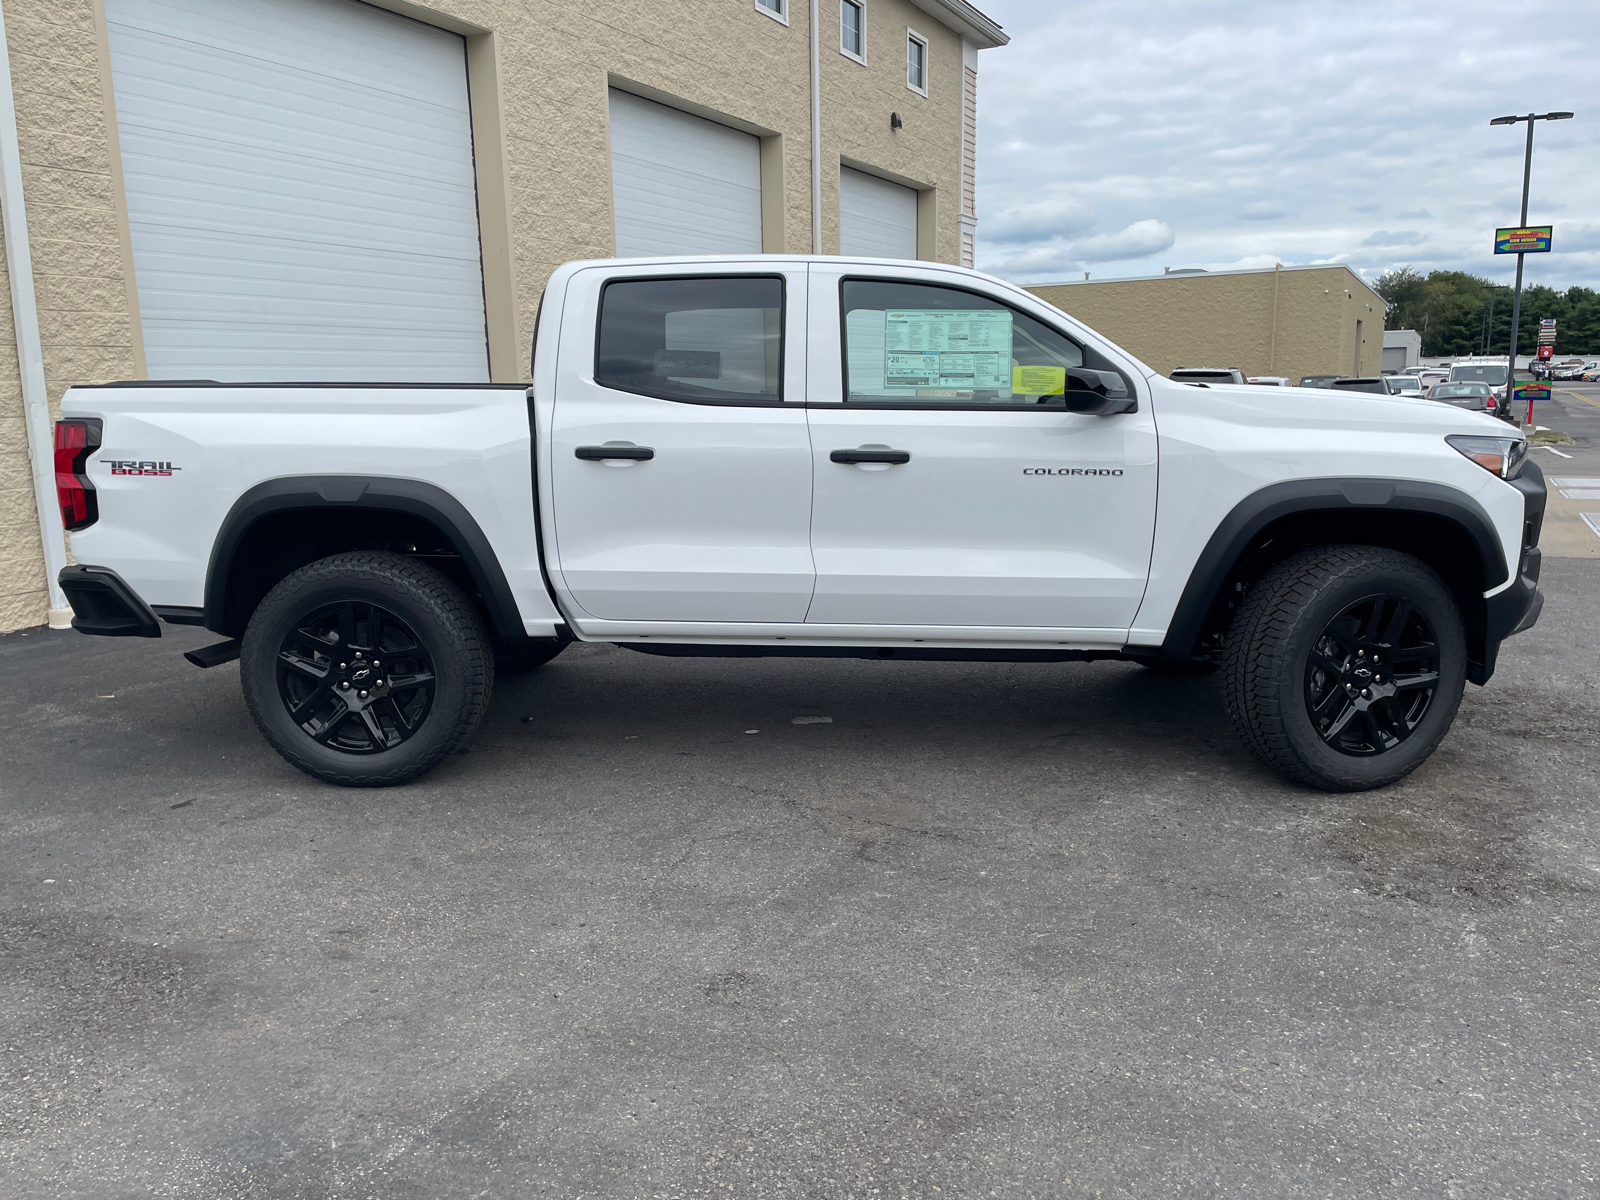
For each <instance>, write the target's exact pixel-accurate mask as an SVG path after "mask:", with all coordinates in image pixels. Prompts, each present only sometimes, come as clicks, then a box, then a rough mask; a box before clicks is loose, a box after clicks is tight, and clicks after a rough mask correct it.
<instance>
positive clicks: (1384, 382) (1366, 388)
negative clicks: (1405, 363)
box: [1328, 375, 1420, 396]
mask: <svg viewBox="0 0 1600 1200" xmlns="http://www.w3.org/2000/svg"><path fill="white" fill-rule="evenodd" d="M1391 378H1392V376H1389V375H1346V376H1342V377H1341V378H1339V379H1335V380H1334V381H1333V382H1332V383H1330V384H1329V385H1328V386H1329V387H1330V388H1332V389H1333V390H1334V391H1336V392H1376V393H1378V395H1380V396H1393V395H1395V394H1397V389H1395V388H1392V387H1390V386H1389V380H1390V379H1391ZM1413 394H1414V395H1418V394H1420V393H1413Z"/></svg>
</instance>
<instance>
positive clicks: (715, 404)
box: [589, 271, 789, 408]
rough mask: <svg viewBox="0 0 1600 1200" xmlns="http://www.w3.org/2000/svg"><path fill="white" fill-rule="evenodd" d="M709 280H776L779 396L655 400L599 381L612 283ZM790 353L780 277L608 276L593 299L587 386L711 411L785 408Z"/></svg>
mask: <svg viewBox="0 0 1600 1200" xmlns="http://www.w3.org/2000/svg"><path fill="white" fill-rule="evenodd" d="M712 279H775V280H777V281H778V296H779V299H778V395H777V398H776V399H774V400H716V399H713V398H711V397H709V396H703V397H700V396H694V397H691V396H658V395H656V393H654V392H646V391H641V390H640V389H638V388H629V387H616V386H614V385H612V384H609V383H604V382H602V381H601V379H600V330H601V328H602V325H603V322H604V321H605V316H606V289H607V288H609V287H610V286H611V285H612V284H614V283H679V282H685V281H688V280H694V281H696V282H704V281H707V280H712ZM788 349H789V280H788V277H787V276H785V275H782V274H774V273H772V272H769V271H753V272H749V273H745V272H736V273H730V274H713V275H681V274H672V273H669V274H664V275H611V276H608V277H607V278H605V279H602V280H601V281H600V287H599V290H598V292H597V293H596V295H595V308H594V354H593V355H592V356H591V357H590V359H589V382H591V383H593V384H594V385H595V387H597V388H603V389H605V390H606V391H608V392H622V393H624V394H626V395H629V396H643V397H645V399H647V400H660V401H661V402H662V403H663V404H700V405H706V406H709V407H711V408H784V407H789V405H787V404H786V402H785V400H784V393H785V391H786V389H787V385H788V380H787V375H788V372H787V371H786V370H785V369H784V368H785V364H786V363H787V361H788V359H787V357H786V355H787V354H788Z"/></svg>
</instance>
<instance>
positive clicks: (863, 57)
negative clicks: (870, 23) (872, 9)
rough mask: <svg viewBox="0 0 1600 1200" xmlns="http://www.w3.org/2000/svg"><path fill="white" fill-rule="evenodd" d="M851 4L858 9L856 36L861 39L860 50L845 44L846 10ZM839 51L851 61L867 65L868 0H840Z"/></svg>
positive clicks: (851, 6)
mask: <svg viewBox="0 0 1600 1200" xmlns="http://www.w3.org/2000/svg"><path fill="white" fill-rule="evenodd" d="M846 6H849V7H850V8H853V9H855V10H856V36H857V37H858V38H859V39H860V40H861V50H860V51H859V52H857V51H855V50H850V49H847V48H846V47H845V44H844V10H845V7H846ZM839 53H840V54H842V55H844V56H845V57H846V58H848V59H849V60H850V61H851V62H855V63H860V64H861V65H862V66H863V67H864V66H866V65H867V0H839Z"/></svg>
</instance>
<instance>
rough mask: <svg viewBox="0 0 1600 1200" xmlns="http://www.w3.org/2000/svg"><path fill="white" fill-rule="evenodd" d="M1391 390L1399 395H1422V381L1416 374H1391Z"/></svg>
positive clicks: (1389, 382) (1389, 380)
mask: <svg viewBox="0 0 1600 1200" xmlns="http://www.w3.org/2000/svg"><path fill="white" fill-rule="evenodd" d="M1385 378H1386V379H1387V380H1388V384H1389V390H1390V391H1391V392H1393V393H1394V394H1395V395H1397V396H1420V395H1422V382H1421V381H1420V380H1419V379H1418V378H1417V377H1416V376H1415V375H1389V376H1386V377H1385Z"/></svg>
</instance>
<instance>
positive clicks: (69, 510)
mask: <svg viewBox="0 0 1600 1200" xmlns="http://www.w3.org/2000/svg"><path fill="white" fill-rule="evenodd" d="M99 448H100V422H99V421H96V420H67V421H57V422H56V500H57V501H58V502H59V503H60V505H61V523H62V525H64V526H66V528H67V529H69V530H72V529H87V528H88V527H89V526H90V525H93V524H94V523H95V521H96V520H98V519H99V517H100V506H99V505H98V504H97V503H96V502H95V495H94V484H92V483H90V482H89V476H88V474H87V471H88V467H89V455H90V454H92V453H93V452H94V451H96V450H98V449H99Z"/></svg>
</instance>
